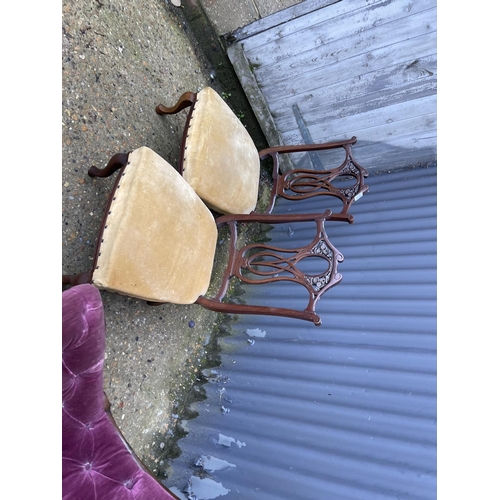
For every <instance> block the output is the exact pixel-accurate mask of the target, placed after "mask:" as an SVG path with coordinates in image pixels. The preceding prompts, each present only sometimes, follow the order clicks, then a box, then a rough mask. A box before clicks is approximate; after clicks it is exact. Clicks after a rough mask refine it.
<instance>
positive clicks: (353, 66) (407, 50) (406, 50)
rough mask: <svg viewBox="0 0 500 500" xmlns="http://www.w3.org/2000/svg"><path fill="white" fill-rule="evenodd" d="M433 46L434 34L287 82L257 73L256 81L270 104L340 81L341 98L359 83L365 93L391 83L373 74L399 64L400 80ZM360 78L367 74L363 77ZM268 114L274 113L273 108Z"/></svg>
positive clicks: (380, 49)
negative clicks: (276, 80) (341, 86)
mask: <svg viewBox="0 0 500 500" xmlns="http://www.w3.org/2000/svg"><path fill="white" fill-rule="evenodd" d="M436 44H437V40H436V33H435V32H433V33H429V34H428V35H425V36H420V37H417V38H411V39H409V40H408V41H406V42H402V43H398V44H396V45H390V46H386V47H382V48H379V49H375V50H373V51H371V52H367V53H365V54H361V55H359V56H357V57H353V58H351V59H349V60H345V61H340V62H339V63H338V64H336V65H332V66H327V67H319V68H315V69H312V70H310V71H307V72H305V73H301V74H300V75H298V74H297V73H294V78H290V79H288V80H280V81H278V82H274V81H269V80H267V78H264V77H263V76H262V75H261V76H260V77H259V75H257V74H256V79H257V82H258V83H259V86H260V87H261V88H262V91H263V92H264V94H265V95H266V97H267V100H268V102H269V103H270V104H271V102H274V101H277V100H279V99H281V98H283V97H287V96H290V95H299V94H301V93H311V92H313V91H314V90H316V89H321V88H323V87H328V86H330V85H332V84H335V83H339V82H345V90H344V92H343V93H342V94H341V95H343V94H344V95H350V93H351V91H352V89H353V88H358V89H359V88H360V84H361V85H365V87H364V88H365V90H364V91H365V92H367V93H368V92H373V91H376V90H380V89H382V88H385V87H386V86H387V85H391V84H392V82H389V81H388V82H386V81H385V80H383V79H381V78H380V76H379V74H378V73H376V72H377V71H380V68H393V67H396V65H400V66H401V67H402V70H403V73H400V74H399V80H400V81H401V77H403V78H406V77H407V76H406V75H407V72H404V68H408V70H411V69H412V64H413V62H414V61H416V60H417V59H419V58H420V57H428V56H431V55H435V54H436ZM384 71H385V70H384ZM386 73H387V72H386ZM397 74H398V71H396V72H393V76H396V75H397ZM363 75H366V78H363ZM358 82H359V83H358ZM271 111H273V108H272V106H271Z"/></svg>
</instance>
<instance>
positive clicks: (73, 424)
mask: <svg viewBox="0 0 500 500" xmlns="http://www.w3.org/2000/svg"><path fill="white" fill-rule="evenodd" d="M62 347H63V354H62V402H63V408H62V497H63V499H64V500H128V499H141V500H170V499H174V500H175V499H178V497H177V496H175V495H174V494H173V493H171V492H170V491H169V490H168V489H167V488H165V487H164V486H162V485H161V483H160V482H158V481H157V480H156V479H155V478H154V477H153V476H152V475H150V473H149V472H148V471H147V469H146V468H145V467H144V466H143V465H142V464H141V462H140V461H139V459H138V458H137V457H136V456H135V454H134V453H133V451H132V449H131V448H130V446H129V445H128V443H127V442H126V441H125V439H124V438H123V436H122V434H121V432H120V430H119V429H118V427H117V425H116V423H115V422H114V420H113V417H112V416H111V413H110V411H109V402H108V400H107V397H106V395H105V394H104V392H103V363H104V352H105V324H104V313H103V307H102V302H101V295H100V292H99V290H98V289H97V288H95V287H94V286H92V285H89V284H85V285H78V286H75V287H73V288H71V289H69V290H66V291H64V292H63V294H62Z"/></svg>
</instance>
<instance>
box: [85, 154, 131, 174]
mask: <svg viewBox="0 0 500 500" xmlns="http://www.w3.org/2000/svg"><path fill="white" fill-rule="evenodd" d="M129 154H130V153H116V154H115V155H113V156H112V157H111V159H110V160H109V162H108V164H107V165H106V166H105V167H104V168H98V167H96V166H94V165H92V166H91V167H90V168H89V170H88V175H89V176H90V177H109V176H110V175H113V174H114V173H115V172H116V171H117V170H120V168H122V167H124V166H125V165H126V164H127V163H128V155H129Z"/></svg>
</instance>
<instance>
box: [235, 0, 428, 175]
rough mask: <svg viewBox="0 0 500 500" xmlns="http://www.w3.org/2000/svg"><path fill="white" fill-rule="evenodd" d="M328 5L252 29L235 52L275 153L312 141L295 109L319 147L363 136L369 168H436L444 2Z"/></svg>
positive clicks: (307, 4) (352, 0)
mask: <svg viewBox="0 0 500 500" xmlns="http://www.w3.org/2000/svg"><path fill="white" fill-rule="evenodd" d="M325 3H328V2H324V1H323V2H318V1H317V0H306V1H304V2H301V3H300V4H298V5H295V6H293V8H290V9H287V10H285V11H282V12H279V13H277V14H275V15H274V16H270V17H269V18H266V19H264V20H262V21H258V22H256V23H253V24H255V25H257V26H259V24H262V26H263V28H262V30H259V29H258V28H257V27H254V28H253V29H250V28H244V29H242V30H240V32H236V34H235V39H236V41H235V42H234V43H233V44H232V45H231V46H229V48H228V55H229V57H230V58H231V61H232V63H233V65H234V67H235V70H236V73H237V74H238V76H239V79H240V81H241V83H242V86H243V88H244V89H245V92H246V93H247V95H249V100H250V102H251V103H252V104H253V106H254V111H255V114H256V116H257V117H258V118H259V121H260V122H261V126H262V128H263V130H264V132H265V133H266V136H267V137H268V141H269V143H270V145H276V142H277V141H278V140H279V141H281V142H282V143H283V144H301V143H304V142H305V137H304V134H303V133H302V132H301V130H300V127H299V124H298V122H297V116H296V113H294V112H293V109H294V107H295V109H296V110H298V111H299V112H300V114H301V116H302V119H303V121H304V122H305V125H306V126H307V129H308V132H309V134H310V135H311V137H312V140H313V142H315V143H321V142H326V141H329V140H337V139H342V138H348V137H351V136H353V135H355V136H357V137H359V138H360V141H359V143H358V148H357V158H358V160H359V161H360V163H361V164H362V165H365V164H366V165H370V166H371V168H373V169H387V168H399V167H406V166H410V165H417V164H419V163H420V164H422V165H424V164H425V163H428V162H430V161H435V160H436V154H437V109H436V108H437V106H436V96H437V39H436V33H437V27H436V19H437V14H436V0H418V1H416V0H389V1H387V0H349V1H347V0H345V1H333V0H332V1H331V2H329V4H327V5H325ZM287 12H290V15H288V16H287ZM292 13H293V14H292ZM272 19H275V23H274V24H273V23H272V22H271V20H272ZM263 103H265V105H263ZM265 107H267V108H268V110H269V113H268V114H264V113H263V111H262V110H263V109H264V108H265Z"/></svg>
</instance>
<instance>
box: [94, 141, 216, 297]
mask: <svg viewBox="0 0 500 500" xmlns="http://www.w3.org/2000/svg"><path fill="white" fill-rule="evenodd" d="M128 161H129V163H128V165H127V166H126V167H125V169H124V170H123V173H122V175H121V178H120V180H119V184H118V186H117V188H116V190H115V192H114V198H113V201H112V202H111V206H110V209H109V212H108V215H107V216H106V220H105V222H104V230H103V235H102V240H101V242H100V247H99V249H98V252H99V254H98V255H99V256H98V259H97V262H96V267H95V270H94V272H93V275H92V282H93V283H94V285H95V286H96V287H98V288H100V289H105V290H108V291H111V292H117V293H121V294H124V295H128V296H131V297H136V298H140V299H143V300H147V301H150V302H160V303H161V302H172V303H175V304H192V303H194V302H195V301H196V299H197V298H198V297H199V296H200V295H203V294H205V293H206V291H207V289H208V286H209V284H210V277H211V273H212V267H213V261H214V256H215V246H216V241H217V227H216V224H215V221H214V218H213V216H212V214H211V213H210V210H209V209H208V208H207V207H206V206H205V204H204V203H203V202H202V200H201V199H200V198H199V197H198V196H197V195H196V193H195V192H194V190H193V189H192V188H191V187H190V186H189V184H188V183H187V182H186V181H185V180H184V179H183V178H182V177H181V176H180V175H179V173H178V172H177V171H176V170H175V169H174V168H173V167H172V166H171V165H170V164H169V163H167V162H166V161H165V160H164V159H163V158H161V157H160V156H159V155H158V154H156V153H155V152H154V151H153V150H151V149H149V148H147V147H142V148H139V149H136V150H135V151H133V152H132V153H130V155H129V158H128Z"/></svg>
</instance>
